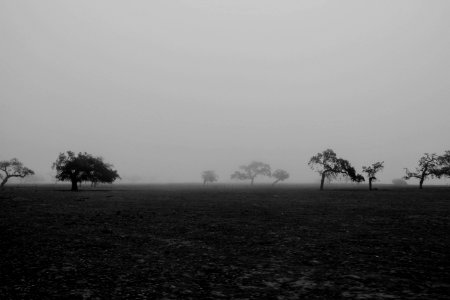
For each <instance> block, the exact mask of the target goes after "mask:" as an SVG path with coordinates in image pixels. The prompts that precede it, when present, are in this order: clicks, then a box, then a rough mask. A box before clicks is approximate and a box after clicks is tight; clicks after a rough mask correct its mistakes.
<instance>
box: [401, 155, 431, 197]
mask: <svg viewBox="0 0 450 300" xmlns="http://www.w3.org/2000/svg"><path fill="white" fill-rule="evenodd" d="M405 172H406V175H405V177H403V178H404V179H405V180H408V179H411V178H417V179H419V189H422V186H423V182H424V181H425V179H426V178H427V177H431V178H433V177H439V175H440V170H439V157H438V156H437V155H436V153H432V154H429V153H424V155H423V156H422V157H421V158H420V159H419V166H418V167H416V170H415V171H414V172H412V171H410V170H409V169H408V168H405Z"/></svg>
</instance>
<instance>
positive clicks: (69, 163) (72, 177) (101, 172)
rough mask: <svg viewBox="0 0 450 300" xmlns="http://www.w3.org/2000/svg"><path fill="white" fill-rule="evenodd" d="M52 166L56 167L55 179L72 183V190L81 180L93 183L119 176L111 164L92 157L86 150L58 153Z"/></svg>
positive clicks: (110, 181)
mask: <svg viewBox="0 0 450 300" xmlns="http://www.w3.org/2000/svg"><path fill="white" fill-rule="evenodd" d="M52 168H53V169H56V179H58V180H59V181H70V182H71V183H72V191H77V190H78V185H77V184H78V183H81V182H83V181H90V182H91V183H92V184H93V185H95V184H97V183H98V182H102V183H112V182H114V181H115V180H116V179H118V178H120V176H119V174H118V173H117V171H116V170H113V169H112V168H113V166H112V165H111V164H109V163H105V162H103V158H102V157H94V156H92V155H91V154H88V153H86V152H84V153H81V152H80V153H78V155H75V153H74V152H72V151H67V153H60V154H59V156H58V158H57V160H56V161H55V162H54V163H53V165H52Z"/></svg>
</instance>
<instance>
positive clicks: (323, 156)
mask: <svg viewBox="0 0 450 300" xmlns="http://www.w3.org/2000/svg"><path fill="white" fill-rule="evenodd" d="M308 165H309V166H310V168H311V169H312V170H314V171H316V172H317V173H319V174H320V176H321V180H320V190H323V184H324V182H325V178H327V179H329V180H331V179H333V178H336V177H337V176H339V175H341V176H344V177H349V178H350V179H351V180H352V181H355V182H361V181H364V177H363V176H362V175H360V174H356V171H355V168H353V167H352V165H351V164H350V163H349V162H348V161H347V160H345V159H343V158H338V157H337V156H336V153H335V152H334V151H333V150H331V149H327V150H324V151H323V152H322V153H317V154H316V155H314V156H313V157H311V159H310V160H309V162H308Z"/></svg>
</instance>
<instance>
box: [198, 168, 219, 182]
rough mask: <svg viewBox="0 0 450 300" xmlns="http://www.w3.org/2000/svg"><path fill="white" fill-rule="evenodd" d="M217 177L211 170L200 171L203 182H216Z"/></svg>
mask: <svg viewBox="0 0 450 300" xmlns="http://www.w3.org/2000/svg"><path fill="white" fill-rule="evenodd" d="M218 178H219V177H218V176H217V174H216V172H214V171H212V170H207V171H204V172H203V173H202V179H203V184H207V183H208V182H210V183H213V182H216V181H217V179H218Z"/></svg>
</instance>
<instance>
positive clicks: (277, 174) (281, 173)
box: [272, 169, 289, 185]
mask: <svg viewBox="0 0 450 300" xmlns="http://www.w3.org/2000/svg"><path fill="white" fill-rule="evenodd" d="M272 177H273V178H275V179H276V180H275V181H274V182H273V183H272V185H275V184H277V183H278V182H280V181H284V180H286V179H288V178H289V173H288V172H286V171H285V170H282V169H278V170H275V171H274V172H273V173H272Z"/></svg>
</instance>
